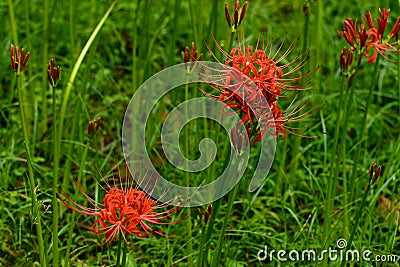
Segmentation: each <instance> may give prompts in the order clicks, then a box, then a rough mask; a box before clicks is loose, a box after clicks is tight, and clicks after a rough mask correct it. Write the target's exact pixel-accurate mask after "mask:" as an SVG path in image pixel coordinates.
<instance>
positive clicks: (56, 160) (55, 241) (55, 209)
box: [52, 87, 60, 266]
mask: <svg viewBox="0 0 400 267" xmlns="http://www.w3.org/2000/svg"><path fill="white" fill-rule="evenodd" d="M56 111H57V110H56V87H53V121H54V123H53V127H54V131H53V134H54V136H53V138H54V139H53V140H54V166H53V229H52V234H53V266H58V215H59V214H58V199H57V183H58V166H59V164H60V153H59V146H58V143H59V142H58V140H57V137H58V132H57V115H56V114H57V112H56Z"/></svg>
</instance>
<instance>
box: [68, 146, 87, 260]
mask: <svg viewBox="0 0 400 267" xmlns="http://www.w3.org/2000/svg"><path fill="white" fill-rule="evenodd" d="M89 147H90V140H88V141H87V143H86V146H85V150H84V151H83V155H82V158H81V165H80V167H79V173H78V182H79V183H82V177H83V170H84V169H85V162H86V157H87V153H88V150H89ZM78 193H79V190H76V191H75V196H74V199H76V198H77V197H78ZM75 214H76V212H73V213H72V215H71V219H70V226H69V228H68V240H67V251H66V254H65V258H64V264H65V266H69V264H68V263H69V257H70V252H71V245H72V237H73V230H74V226H75Z"/></svg>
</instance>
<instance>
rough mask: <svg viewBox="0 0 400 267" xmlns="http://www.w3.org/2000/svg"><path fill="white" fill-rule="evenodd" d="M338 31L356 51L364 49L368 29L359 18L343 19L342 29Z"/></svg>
mask: <svg viewBox="0 0 400 267" xmlns="http://www.w3.org/2000/svg"><path fill="white" fill-rule="evenodd" d="M338 33H339V34H340V35H341V36H342V37H343V38H344V39H345V40H346V41H347V42H348V43H349V44H350V46H351V47H352V48H353V49H354V50H355V51H362V49H363V48H364V47H365V44H366V42H367V39H368V34H367V29H366V28H365V26H364V24H362V23H360V22H359V20H358V19H356V20H355V21H354V22H353V20H352V19H351V18H347V19H345V20H344V21H343V29H342V31H338Z"/></svg>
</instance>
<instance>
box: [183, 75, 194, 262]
mask: <svg viewBox="0 0 400 267" xmlns="http://www.w3.org/2000/svg"><path fill="white" fill-rule="evenodd" d="M188 100H189V83H186V85H185V102H186V103H185V116H186V118H185V121H188V112H189V110H188V104H187V101H188ZM184 140H185V156H186V157H189V129H188V125H186V127H185V139H184ZM185 167H186V171H185V176H186V184H187V185H188V184H189V182H190V176H189V172H188V167H189V166H188V161H186V166H185ZM187 216H188V217H187V219H186V220H185V222H186V234H187V253H188V266H189V267H191V266H193V241H192V236H193V234H192V218H191V209H190V207H189V208H187Z"/></svg>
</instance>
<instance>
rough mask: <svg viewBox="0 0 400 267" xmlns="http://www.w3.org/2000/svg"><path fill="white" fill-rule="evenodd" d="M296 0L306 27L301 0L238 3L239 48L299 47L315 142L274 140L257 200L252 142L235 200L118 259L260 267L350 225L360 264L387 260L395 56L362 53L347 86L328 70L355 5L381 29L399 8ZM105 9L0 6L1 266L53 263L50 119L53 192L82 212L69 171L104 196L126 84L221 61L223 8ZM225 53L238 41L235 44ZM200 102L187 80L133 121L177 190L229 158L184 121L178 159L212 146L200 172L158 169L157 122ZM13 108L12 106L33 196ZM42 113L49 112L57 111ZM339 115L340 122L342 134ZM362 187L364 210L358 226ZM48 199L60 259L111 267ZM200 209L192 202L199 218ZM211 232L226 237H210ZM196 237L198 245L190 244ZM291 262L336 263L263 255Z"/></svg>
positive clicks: (131, 87)
mask: <svg viewBox="0 0 400 267" xmlns="http://www.w3.org/2000/svg"><path fill="white" fill-rule="evenodd" d="M242 2H243V1H242ZM306 2H307V3H308V5H309V6H308V10H309V13H308V17H307V18H306V17H305V16H304V14H303V12H302V7H303V4H304V1H300V0H297V1H276V0H271V1H261V0H253V1H249V7H248V10H247V12H246V16H245V18H244V21H243V22H242V24H241V25H240V27H239V29H238V35H239V37H240V39H241V40H242V39H243V38H244V40H245V43H246V45H252V46H253V47H255V46H256V45H257V40H258V39H264V40H265V42H266V43H269V44H270V43H271V44H272V45H273V47H274V49H276V48H277V47H278V45H279V44H280V42H281V41H283V40H284V39H286V43H285V47H287V46H288V45H289V43H290V42H291V41H292V40H293V39H296V38H299V40H298V41H297V43H296V45H295V47H294V49H293V52H292V53H291V54H290V55H289V56H288V57H287V60H290V59H292V58H293V57H295V56H296V54H297V53H301V52H303V50H304V49H305V48H306V49H309V51H310V55H311V60H310V63H308V64H307V65H306V67H305V68H304V69H302V71H303V72H305V71H306V70H308V69H310V70H312V69H314V68H316V67H317V66H318V65H319V66H320V68H319V69H318V71H317V72H316V73H314V74H313V75H311V76H310V79H311V85H312V88H311V89H310V91H311V93H312V94H314V95H315V97H314V98H315V99H314V102H318V100H319V99H323V101H322V103H321V106H320V110H319V111H318V112H317V113H316V114H314V116H313V118H312V120H310V121H307V122H301V123H300V126H302V127H304V130H303V131H301V132H300V133H301V134H303V135H307V136H316V137H314V138H301V137H298V136H294V135H291V134H288V137H287V139H286V140H278V141H277V147H276V155H275V159H274V162H273V165H272V168H271V170H270V172H269V174H268V176H267V177H266V179H265V181H264V183H263V185H262V186H261V187H260V188H259V189H258V190H257V191H256V192H252V193H250V192H248V186H249V183H250V179H251V177H252V172H253V171H254V168H255V166H256V164H257V159H258V150H257V147H253V148H252V149H251V153H250V161H249V164H248V168H247V170H246V173H245V176H244V178H242V180H241V182H240V184H239V187H238V189H237V193H236V196H235V198H234V199H231V200H229V195H227V196H225V197H223V198H222V199H221V201H220V202H219V203H218V204H217V203H213V208H214V209H213V213H212V219H213V220H211V219H210V220H209V222H208V224H207V225H205V224H204V221H201V220H200V218H199V216H198V211H197V208H192V209H190V210H189V209H188V208H184V209H183V210H182V211H180V212H179V213H178V214H177V215H175V216H174V217H172V218H171V219H169V220H180V219H182V220H183V221H182V222H179V223H177V224H172V225H161V226H159V227H157V226H156V228H157V229H162V230H163V231H164V232H165V234H166V235H169V236H177V238H165V237H155V236H149V237H146V238H131V239H130V240H131V241H132V244H131V247H129V248H128V252H127V255H126V257H127V258H126V259H127V264H126V266H165V265H167V266H189V265H190V264H193V266H197V264H198V262H199V255H200V251H203V252H204V253H203V257H202V262H203V264H204V265H207V266H208V265H209V264H210V263H211V262H216V260H217V259H216V256H215V255H217V254H218V253H219V252H218V251H219V249H221V257H220V258H219V259H218V260H220V261H221V264H222V265H224V266H258V265H261V264H262V262H260V261H259V260H258V259H257V253H258V252H259V250H262V249H264V246H265V245H267V246H268V249H269V250H272V249H275V250H280V249H284V250H286V251H289V250H292V249H296V250H302V249H315V250H321V249H323V248H327V247H331V248H334V249H335V248H336V241H337V240H338V239H340V238H344V239H346V240H347V241H349V239H350V235H351V233H352V231H354V238H353V242H352V244H348V247H347V248H351V249H359V250H362V249H369V250H371V251H372V252H373V255H388V254H396V255H400V253H399V251H400V239H399V233H398V232H399V226H398V221H399V220H400V216H399V212H400V209H399V206H398V205H399V203H400V202H399V193H400V185H399V179H398V178H399V175H400V171H399V170H400V161H399V158H400V156H399V155H400V127H399V126H400V119H399V118H400V116H399V115H400V91H399V88H400V85H399V84H400V83H399V77H400V76H399V73H400V63H398V62H391V61H388V60H386V59H385V58H382V57H381V58H380V60H379V63H378V65H377V66H376V70H377V71H374V67H375V66H374V64H368V63H367V62H366V60H365V58H364V59H363V63H362V68H361V69H360V70H359V71H358V72H357V75H356V77H355V79H354V81H353V84H352V87H351V88H350V89H349V88H348V87H347V86H346V83H347V81H346V80H344V81H343V77H342V76H341V75H340V66H339V54H340V51H341V50H342V49H343V47H344V46H348V44H347V42H346V41H345V40H344V39H343V38H340V36H339V35H338V33H337V30H340V29H341V27H342V26H341V25H342V24H341V23H342V21H343V20H344V19H345V18H348V17H351V18H355V17H362V16H363V15H364V13H365V11H368V10H369V11H371V13H372V15H373V17H376V16H378V8H379V7H390V8H391V11H392V12H391V14H390V16H389V28H391V26H392V25H393V23H394V21H395V19H396V18H397V17H398V16H399V15H400V5H399V3H394V2H393V1H389V0H386V1H356V2H346V1H329V2H328V1H316V2H315V1H306ZM228 5H229V8H230V11H231V12H233V6H234V1H231V0H230V1H228ZM11 6H12V8H10V7H11ZM110 6H112V1H108V0H106V1H76V0H71V1H48V0H47V1H44V2H43V3H36V2H34V1H31V0H24V1H11V0H10V1H2V2H1V3H0V16H1V18H2V27H1V28H0V36H2V38H1V40H0V48H1V51H2V53H0V57H1V60H0V68H1V70H2V71H0V82H1V90H0V178H1V185H0V211H1V213H0V240H2V242H1V247H0V266H40V265H42V266H44V265H48V266H53V265H52V264H53V262H54V261H53V255H57V253H54V252H53V244H54V243H53V239H52V236H53V233H54V230H53V225H52V223H53V214H52V212H53V203H52V196H53V193H54V190H53V189H52V188H53V173H54V172H53V170H54V167H55V165H56V164H54V139H53V138H54V137H53V132H54V127H55V126H57V131H58V133H59V135H60V136H58V137H57V138H56V142H59V144H58V148H59V150H58V151H59V153H60V155H59V156H60V159H59V163H60V164H59V169H58V188H57V190H58V192H61V191H62V190H63V191H65V192H67V193H68V194H69V195H70V196H71V197H73V198H74V200H75V201H77V202H78V203H82V204H85V203H86V204H87V202H85V201H86V199H85V197H84V196H83V195H82V194H80V193H79V192H78V193H76V187H75V186H74V182H73V181H74V179H75V178H78V177H79V178H81V183H82V184H83V186H84V188H85V191H86V192H88V193H89V194H90V195H92V196H95V197H98V199H101V197H102V195H101V193H100V194H98V193H97V192H98V191H101V189H100V190H99V187H98V186H96V183H95V182H94V178H96V179H100V174H99V172H100V173H102V175H103V176H105V177H110V176H111V175H112V168H113V166H114V165H115V164H117V163H118V162H119V163H121V164H122V161H123V154H122V147H121V146H122V145H121V143H122V140H121V131H122V123H123V117H124V114H125V110H126V108H127V106H128V104H129V101H130V99H131V97H132V96H133V94H134V92H135V90H136V89H137V88H138V87H139V86H140V85H141V84H142V83H143V82H144V81H145V80H146V79H147V78H149V77H150V76H152V75H153V74H155V73H157V72H158V71H160V70H163V69H165V68H167V67H169V66H172V65H174V64H178V63H181V62H182V54H181V52H182V51H184V49H185V47H186V46H189V47H190V45H191V43H192V41H195V42H196V48H197V49H198V50H199V52H200V53H203V54H204V57H203V60H206V61H215V58H213V56H212V53H214V54H215V57H216V58H217V59H218V60H221V61H223V60H224V58H223V55H221V53H220V52H218V51H217V48H216V46H215V44H214V41H213V36H214V37H215V39H216V40H217V41H218V43H219V44H220V45H221V46H222V48H224V49H227V47H228V46H229V42H230V38H231V31H230V29H229V27H228V25H227V23H226V21H225V14H224V2H223V1H217V0H207V1H200V0H190V1H179V0H176V1H154V0H149V1H122V0H119V1H117V3H116V4H115V6H114V8H113V10H112V11H111V13H110V14H109V16H108V17H107V16H105V14H106V12H107V10H109V8H110ZM213 7H216V8H213ZM109 11H110V10H109ZM102 18H103V21H101V20H102ZM102 23H104V24H102ZM96 27H97V28H96ZM388 31H389V30H387V32H388ZM387 32H386V33H387ZM91 36H92V38H93V39H90V37H91ZM242 37H243V38H242ZM235 38H236V37H235ZM88 40H89V41H88ZM11 43H13V44H14V45H18V46H19V47H24V48H25V49H26V50H27V51H30V52H31V57H30V59H29V61H28V64H27V67H26V68H25V70H24V72H23V74H22V75H21V77H20V78H19V79H20V82H21V88H22V91H21V92H19V89H20V88H18V84H17V83H18V82H17V79H16V78H15V73H14V71H13V70H12V69H11V68H10V59H9V47H10V44H11ZM207 45H208V46H209V47H210V48H211V49H212V53H211V52H210V51H208V50H207ZM233 45H234V46H237V43H236V42H235V41H234V42H233ZM51 58H55V61H56V64H57V65H60V66H61V72H62V74H61V81H60V83H59V84H58V85H57V88H56V91H55V96H54V97H55V98H54V99H55V102H53V98H52V89H51V87H49V85H48V82H47V76H46V75H47V74H46V68H47V65H46V64H47V62H50V60H51ZM393 58H394V59H398V58H399V56H398V55H395V56H394V57H393ZM373 73H376V77H375V78H373ZM342 84H344V86H343V87H342ZM206 90H208V91H211V90H210V89H209V88H208V89H206ZM341 90H343V91H342V97H343V98H342V100H343V102H342V103H340V101H339V100H340V92H341ZM351 90H352V91H351ZM19 93H21V96H19ZM201 95H202V94H201V92H200V90H198V88H197V87H196V86H193V85H190V86H188V88H187V94H185V87H184V86H181V87H179V88H177V89H175V90H174V91H172V93H169V94H167V95H166V96H164V97H163V98H162V99H161V100H160V101H159V102H158V103H157V105H156V107H155V108H154V109H153V111H152V114H151V117H150V119H149V120H148V124H147V126H146V145H147V147H146V148H147V151H148V152H149V155H150V156H151V158H152V160H153V163H154V164H155V165H156V166H157V169H158V170H159V171H160V173H161V174H162V175H164V177H166V178H167V179H168V180H169V181H171V182H174V183H176V184H179V185H186V184H187V181H189V182H190V185H192V186H194V185H199V184H202V183H204V181H207V182H209V181H211V180H213V179H214V178H215V177H217V176H218V175H219V174H220V173H222V171H223V170H224V166H225V158H226V155H228V153H229V151H230V143H229V138H228V134H227V133H225V132H224V130H223V128H222V127H221V126H219V125H218V124H217V123H215V122H213V121H211V120H205V119H196V120H194V121H192V122H190V123H188V124H187V126H186V127H185V128H184V129H183V131H182V132H181V134H180V145H181V150H182V151H184V155H185V156H187V157H188V158H189V159H196V158H198V157H199V156H200V151H199V149H198V144H199V143H200V141H201V140H202V139H203V138H205V137H209V138H211V139H213V140H216V144H217V148H218V151H217V155H216V159H215V160H214V162H213V163H212V164H211V165H210V167H208V168H207V169H206V170H204V171H202V172H199V173H186V172H184V171H181V170H179V169H177V168H175V167H174V166H172V165H171V164H169V163H168V160H167V159H166V157H165V155H164V154H163V151H162V147H161V145H160V142H161V139H160V135H161V127H162V122H163V119H164V118H165V117H166V116H167V114H168V113H169V112H170V111H172V110H173V108H174V107H176V106H177V105H179V104H180V103H182V102H184V101H185V99H187V98H195V97H199V96H201ZM20 101H21V102H22V103H23V104H24V106H23V107H24V114H25V119H24V120H25V121H26V123H25V124H24V126H25V127H26V130H27V136H26V138H28V139H29V146H30V158H31V160H32V168H33V173H32V175H33V177H34V180H33V181H34V183H33V184H34V187H35V188H33V189H32V187H31V186H30V185H32V180H30V179H31V178H30V174H29V165H28V162H27V160H29V158H27V154H26V150H25V144H26V143H24V134H23V128H22V121H21V119H20V111H21V109H20V107H21V103H20ZM283 101H285V99H283ZM53 104H55V106H56V112H57V110H58V112H59V113H57V114H54V112H53V109H52V105H53ZM367 106H368V108H367ZM345 109H347V110H348V115H347V123H346V127H344V128H343V127H342V125H343V124H342V123H343V121H344V119H345ZM365 111H367V113H365ZM55 115H56V116H55ZM55 117H56V118H57V125H56V124H55V121H54V118H55ZM98 117H102V121H101V125H102V126H101V129H100V131H99V132H98V133H97V134H96V137H95V138H93V139H92V140H90V141H88V139H87V124H88V122H89V121H92V120H94V119H96V118H98ZM364 122H365V123H364ZM307 125H308V126H309V127H308V128H305V126H307ZM335 130H337V140H336V139H335ZM56 145H57V144H56ZM335 146H337V149H336V153H335V152H334V151H335V149H334V147H335ZM372 161H374V162H377V163H378V165H381V166H382V172H381V176H380V177H379V179H378V181H377V182H376V183H374V184H373V185H372V187H371V189H370V190H366V189H367V185H368V179H369V177H368V173H369V167H370V164H371V162H372ZM32 191H33V192H34V194H32ZM366 193H367V195H366V196H365V205H364V207H363V212H362V213H361V215H360V218H359V221H358V224H357V225H355V222H356V221H357V220H358V219H357V218H356V216H357V214H358V210H359V207H360V205H361V203H362V200H363V198H364V195H365V194H366ZM33 195H34V198H37V201H36V206H37V207H38V209H39V212H40V219H41V226H42V236H43V239H44V242H43V243H44V258H45V259H44V260H41V259H40V256H39V248H40V240H39V239H38V236H39V235H40V233H38V232H37V229H38V228H37V221H35V219H36V218H37V217H36V216H33V214H34V213H35V205H32V201H33V199H32V196H33ZM230 201H232V202H230ZM58 204H59V214H58V227H56V228H58V236H59V242H58V262H59V264H60V265H61V264H62V265H63V266H69V265H70V266H85V265H84V264H86V265H87V266H110V265H111V266H112V265H114V264H115V262H116V257H117V247H118V242H114V243H112V244H111V245H106V246H98V245H99V244H101V243H102V242H104V240H105V238H104V237H103V236H99V237H98V236H94V235H93V233H92V232H90V231H88V230H86V229H84V228H83V227H81V226H82V225H86V226H87V225H91V224H92V223H93V221H94V219H93V218H86V217H85V216H83V215H80V214H74V212H73V211H71V210H69V209H68V208H66V207H65V206H63V205H62V204H61V203H58ZM230 204H231V205H232V210H230V208H229V205H230ZM218 206H219V207H218ZM206 208H207V207H206V206H204V207H200V210H201V212H202V213H203V214H204V211H205V210H206ZM226 214H228V215H229V216H228V217H227V216H226ZM188 216H189V217H188ZM226 217H227V218H228V219H227V221H226V222H225V218H226ZM203 219H204V218H203ZM224 224H226V228H225V229H224V230H222V228H223V225H224ZM354 227H355V228H354ZM204 231H206V232H204ZM223 231H225V234H224V235H223V236H222V237H221V235H220V234H221V232H222V233H223ZM188 233H189V234H188ZM204 234H206V236H207V240H205V245H204V247H203V248H200V244H201V243H200V242H201V239H202V236H203V235H204ZM203 241H204V240H203ZM350 245H351V247H350ZM67 254H68V255H67ZM67 259H68V262H66V260H67ZM207 263H208V264H207ZM265 263H266V262H264V264H265ZM299 264H300V265H301V266H318V265H321V264H323V265H325V266H328V265H329V266H339V265H340V262H339V261H333V262H329V263H328V262H326V261H325V262H322V263H316V262H313V263H308V264H307V263H304V262H302V263H290V262H282V261H279V259H278V258H277V254H275V257H274V258H273V262H272V263H270V265H271V266H299ZM360 264H361V265H362V266H399V262H396V263H382V264H381V265H375V263H372V262H370V263H367V262H363V263H357V262H350V263H349V266H361V265H360Z"/></svg>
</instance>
